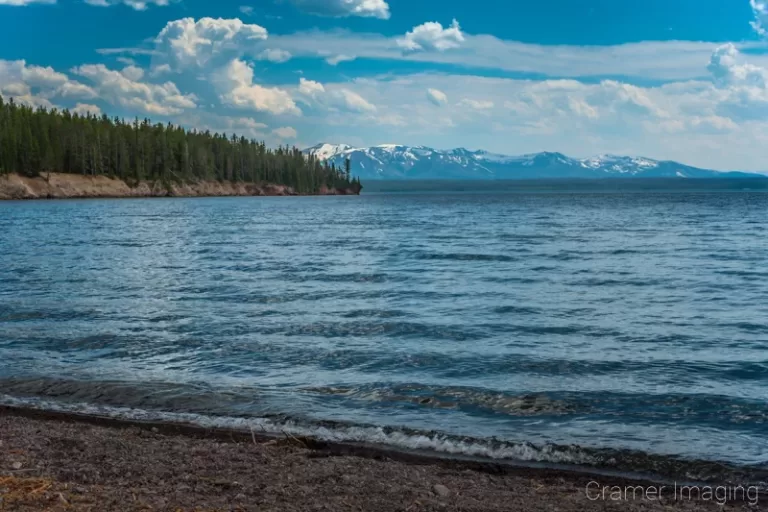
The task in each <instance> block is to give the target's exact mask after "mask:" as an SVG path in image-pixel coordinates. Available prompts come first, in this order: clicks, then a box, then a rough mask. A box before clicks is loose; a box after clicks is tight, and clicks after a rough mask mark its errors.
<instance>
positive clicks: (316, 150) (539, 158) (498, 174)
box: [304, 144, 765, 180]
mask: <svg viewBox="0 0 768 512" xmlns="http://www.w3.org/2000/svg"><path fill="white" fill-rule="evenodd" d="M304 152H305V153H306V154H308V155H314V156H315V157H316V158H318V159H320V160H322V161H328V162H331V163H333V164H335V165H336V166H337V167H342V168H343V166H344V162H345V160H346V159H347V158H349V160H350V162H351V165H352V174H353V175H355V176H360V178H361V179H369V180H370V179H381V180H386V179H541V178H610V177H624V178H630V177H635V178H738V177H742V178H744V177H753V178H754V177H765V176H763V175H761V174H752V173H741V172H719V171H712V170H708V169H699V168H696V167H691V166H688V165H683V164H680V163H677V162H671V161H658V160H651V159H650V158H639V157H628V156H615V155H601V156H596V157H592V158H584V159H576V158H570V157H567V156H565V155H563V154H561V153H534V154H529V155H520V156H508V155H500V154H496V153H489V152H487V151H470V150H468V149H464V148H457V149H450V150H437V149H432V148H428V147H425V146H400V145H396V144H382V145H380V146H372V147H367V148H356V147H352V146H348V145H346V144H318V145H317V146H314V147H311V148H308V149H306V150H304Z"/></svg>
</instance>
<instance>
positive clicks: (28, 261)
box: [0, 185, 768, 478]
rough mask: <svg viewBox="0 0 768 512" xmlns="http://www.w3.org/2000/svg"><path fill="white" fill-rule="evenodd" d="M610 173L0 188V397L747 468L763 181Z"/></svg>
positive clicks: (419, 441)
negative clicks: (678, 180)
mask: <svg viewBox="0 0 768 512" xmlns="http://www.w3.org/2000/svg"><path fill="white" fill-rule="evenodd" d="M626 188H627V189H626V190H621V189H619V190H615V189H611V190H602V191H601V190H591V191H590V190H589V189H588V188H587V189H582V190H579V191H577V192H573V191H572V190H569V189H568V187H567V186H563V187H561V189H559V190H558V189H556V187H555V189H552V187H549V188H548V189H547V190H536V189H535V188H534V189H530V190H523V191H519V190H518V191H514V190H506V191H502V192H473V193H459V192H444V193H440V194H437V193H427V192H414V193H377V194H367V195H363V196H360V197H295V198H203V199H199V198H195V199H146V200H143V199H135V200H89V201H52V202H0V361H1V362H0V398H1V399H2V402H3V403H6V404H24V405H31V406H34V407H45V408H52V409H63V410H76V411H85V412H90V413H98V414H110V415H122V416H128V417H135V418H160V419H167V420H177V421H194V422H198V423H201V424H204V425H220V426H230V427H237V428H255V429H259V430H262V429H263V430H272V431H288V432H294V433H302V434H314V435H318V436H321V437H324V438H328V439H338V440H357V441H368V442H376V443H387V444H391V445H394V446H398V447H401V448H410V449H429V450H437V451H440V452H446V453H453V454H464V455H472V456H480V457H492V458H498V459H514V460H529V461H541V462H549V463H569V464H572V463H575V464H587V465H597V466H601V467H607V468H617V469H623V470H633V471H651V472H661V473H664V472H665V471H666V472H667V473H668V474H675V475H680V474H682V475H684V476H686V477H690V478H706V477H710V476H711V475H710V474H708V472H710V471H712V467H713V466H712V465H711V464H706V463H704V462H701V463H684V464H682V465H681V464H680V461H688V460H694V459H696V460H703V461H721V462H724V463H726V466H718V468H720V469H722V468H724V467H728V468H729V469H728V471H735V472H737V473H738V472H741V471H748V472H750V475H751V476H750V478H758V477H757V476H756V475H758V474H760V471H761V470H768V435H766V434H768V352H767V351H766V349H767V348H768V268H766V264H767V263H768V219H767V216H768V213H767V212H768V193H765V192H750V191H738V190H727V191H717V190H707V191H685V190H673V191H663V190H655V191H647V190H632V189H631V187H630V186H629V185H627V187H626ZM759 478H762V476H761V477H759Z"/></svg>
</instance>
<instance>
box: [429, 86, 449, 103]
mask: <svg viewBox="0 0 768 512" xmlns="http://www.w3.org/2000/svg"><path fill="white" fill-rule="evenodd" d="M427 99H428V100H429V101H431V102H432V103H434V104H435V105H437V106H438V107H440V106H442V105H445V104H446V103H448V96H447V95H446V94H445V93H444V92H443V91H441V90H439V89H427Z"/></svg>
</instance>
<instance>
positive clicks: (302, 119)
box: [0, 0, 768, 172]
mask: <svg viewBox="0 0 768 512" xmlns="http://www.w3.org/2000/svg"><path fill="white" fill-rule="evenodd" d="M0 95H2V96H3V97H4V98H10V97H13V98H14V100H15V101H19V102H24V103H28V104H31V105H34V106H42V107H46V108H59V109H63V108H67V109H70V110H72V111H75V112H78V113H86V112H91V113H94V114H107V115H109V116H120V117H124V118H129V119H133V118H134V117H139V118H145V117H146V118H149V119H151V120H152V121H156V122H163V123H165V122H173V123H177V124H181V125H183V126H185V127H188V128H195V129H198V130H211V131H217V132H226V133H227V134H232V133H236V134H238V135H245V136H248V137H253V138H257V139H260V140H265V141H266V142H267V143H268V144H271V145H276V144H292V145H297V146H299V147H302V148H303V147H309V146H312V145H315V144H318V143H321V142H329V143H344V144H350V145H353V146H371V145H377V144H404V145H425V146H429V147H433V148H438V149H448V148H456V147H465V148H468V149H473V150H476V149H484V150H488V151H492V152H497V153H503V154H510V155H516V154H525V153H533V152H538V151H559V152H562V153H565V154H567V155H569V156H573V157H588V156H593V155H599V154H620V155H631V156H645V157H649V158H656V159H662V160H667V159H668V160H676V161H679V162H683V163H686V164H690V165H696V166H699V167H704V168H709V169H720V170H750V171H763V172H765V171H768V0H642V1H640V0H546V1H541V0H514V1H513V0H473V1H472V2H469V1H467V0H217V1H215V2H212V1H210V0H0Z"/></svg>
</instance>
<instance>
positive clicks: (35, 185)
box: [0, 173, 360, 200]
mask: <svg viewBox="0 0 768 512" xmlns="http://www.w3.org/2000/svg"><path fill="white" fill-rule="evenodd" d="M359 193H360V190H359V189H357V188H356V187H348V188H328V187H325V186H323V187H321V188H320V190H319V191H318V192H317V193H316V194H299V193H297V192H296V191H295V189H294V188H293V187H290V186H287V185H276V184H272V183H244V182H230V181H198V182H170V183H167V184H165V183H161V182H159V181H154V182H153V181H140V182H138V183H136V184H133V185H129V184H128V183H126V182H125V181H123V180H121V179H118V178H110V177H108V176H88V175H81V174H66V173H44V174H42V175H40V176H37V177H34V178H30V177H26V176H21V175H19V174H8V175H4V176H0V200H34V199H88V198H90V199H107V198H145V197H232V196H298V195H359Z"/></svg>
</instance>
